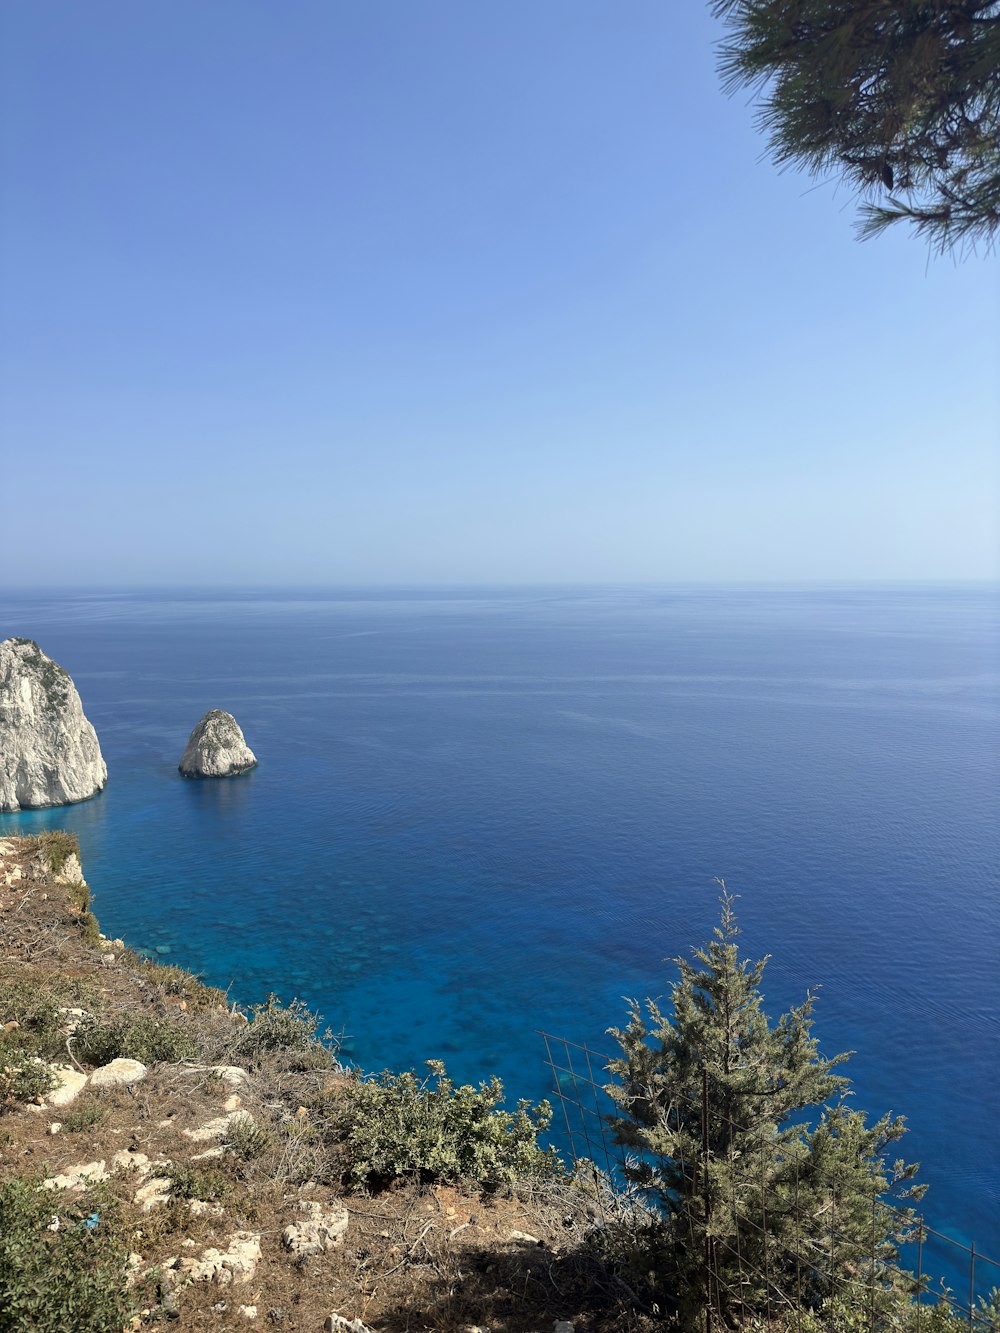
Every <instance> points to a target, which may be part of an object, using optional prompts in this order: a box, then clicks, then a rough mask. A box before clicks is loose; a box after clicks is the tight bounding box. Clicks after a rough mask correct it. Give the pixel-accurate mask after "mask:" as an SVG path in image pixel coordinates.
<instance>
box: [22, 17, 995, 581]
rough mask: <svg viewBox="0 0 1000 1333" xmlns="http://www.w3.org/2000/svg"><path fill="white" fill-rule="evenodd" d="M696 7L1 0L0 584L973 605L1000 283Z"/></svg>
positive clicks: (991, 439)
mask: <svg viewBox="0 0 1000 1333" xmlns="http://www.w3.org/2000/svg"><path fill="white" fill-rule="evenodd" d="M719 35H720V34H719V30H718V28H717V26H716V25H715V23H714V22H713V21H712V20H711V18H710V16H709V15H708V13H707V6H706V5H705V4H703V3H699V0H683V3H676V2H675V3H664V0H625V2H624V3H623V2H622V0H504V2H503V3H499V2H496V3H487V0H482V2H480V0H288V3H285V2H284V0H283V2H282V3H275V2H274V0H211V3H207V4H206V3H205V2H204V0H142V3H136V2H135V0H88V2H87V3H86V4H81V3H80V2H79V0H44V3H34V2H33V0H18V2H11V3H8V4H6V5H4V6H3V7H2V10H0V99H2V101H0V125H2V128H0V134H2V151H3V162H2V180H3V187H4V198H3V213H2V231H0V256H2V265H3V271H2V293H0V300H2V327H0V333H2V382H0V394H2V406H0V427H2V432H3V443H2V450H3V459H2V471H0V484H2V490H3V506H2V513H3V522H2V533H3V535H2V542H0V549H2V557H0V583H2V584H3V585H4V586H8V587H18V586H28V585H32V584H45V583H63V582H67V581H69V582H74V583H80V584H123V583H127V584H141V583H206V584H218V583H252V584H260V583H285V582H307V583H343V582H346V583H367V582H376V583H378V582H393V583H398V582H403V583H432V582H449V583H461V582H472V583H475V582H556V581H591V580H593V581H619V580H641V581H675V580H685V581H686V580H708V581H723V582H726V581H733V580H766V581H771V580H782V581H784V580H791V579H799V578H801V579H823V580H838V579H844V580H854V579H875V580H882V579H889V580H894V579H909V578H913V579H926V578H942V579H948V578H983V577H995V576H996V575H997V573H998V550H1000V518H998V489H1000V464H998V441H1000V315H998V304H1000V302H998V275H1000V266H998V261H997V260H996V259H988V258H987V259H983V258H980V259H970V260H967V261H965V262H963V263H957V262H956V261H954V260H950V259H944V260H941V259H934V260H931V261H930V262H928V253H927V250H926V247H925V246H924V244H923V243H922V242H919V241H917V240H915V239H912V238H911V237H910V236H909V235H907V234H905V233H900V234H899V235H895V236H892V235H890V236H888V237H886V238H885V239H883V240H881V241H877V242H869V243H866V244H864V245H861V244H859V243H858V242H857V241H856V240H855V239H854V233H853V222H854V212H855V209H854V204H853V201H852V200H851V198H850V196H849V194H848V193H847V192H846V191H844V190H843V189H841V190H839V191H838V190H837V189H836V188H835V185H834V184H832V183H831V184H827V185H821V186H820V187H819V188H813V183H812V182H811V181H809V180H808V179H806V178H803V177H800V176H798V175H796V174H795V173H791V172H789V173H785V174H780V173H779V172H777V171H776V170H775V168H774V167H773V166H772V165H771V164H770V162H768V161H766V160H762V159H761V153H762V150H763V142H762V140H761V139H760V137H759V136H758V134H757V132H756V130H755V128H754V125H753V113H752V109H751V108H750V107H749V106H748V105H747V103H746V101H745V99H743V98H741V97H737V98H734V99H729V98H727V97H725V96H724V94H723V93H722V91H721V90H720V87H719V81H718V78H717V75H716V70H715V51H714V46H715V43H716V41H717V40H718V37H719Z"/></svg>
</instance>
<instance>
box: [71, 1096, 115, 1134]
mask: <svg viewBox="0 0 1000 1333" xmlns="http://www.w3.org/2000/svg"><path fill="white" fill-rule="evenodd" d="M109 1115H110V1112H109V1111H108V1108H107V1107H106V1106H104V1105H103V1104H102V1103H101V1102H99V1101H96V1100H95V1101H85V1102H83V1103H82V1104H81V1105H79V1106H74V1107H73V1108H72V1109H71V1110H69V1111H66V1112H65V1114H64V1115H63V1118H62V1127H63V1129H64V1130H65V1131H66V1133H67V1134H85V1133H86V1132H87V1130H88V1129H97V1128H98V1126H100V1125H103V1124H106V1123H107V1120H108V1118H109Z"/></svg>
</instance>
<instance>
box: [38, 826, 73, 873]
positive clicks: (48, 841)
mask: <svg viewBox="0 0 1000 1333" xmlns="http://www.w3.org/2000/svg"><path fill="white" fill-rule="evenodd" d="M25 841H26V842H33V843H34V844H35V846H36V847H37V848H38V850H39V851H40V852H41V854H42V860H43V862H44V863H45V865H46V866H47V867H48V869H49V871H50V872H51V873H52V874H53V875H58V874H60V873H61V872H62V869H63V867H64V866H65V864H66V862H67V861H68V860H69V858H70V857H71V856H79V855H80V844H79V842H78V841H77V837H76V834H75V833H67V832H66V831H65V829H49V830H47V831H46V832H45V833H38V834H36V835H35V836H34V837H30V838H26V839H25Z"/></svg>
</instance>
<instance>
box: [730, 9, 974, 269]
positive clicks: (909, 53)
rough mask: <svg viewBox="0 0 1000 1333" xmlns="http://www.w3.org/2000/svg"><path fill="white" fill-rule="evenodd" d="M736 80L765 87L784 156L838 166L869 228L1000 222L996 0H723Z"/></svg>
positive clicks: (964, 234) (955, 231) (933, 228)
mask: <svg viewBox="0 0 1000 1333" xmlns="http://www.w3.org/2000/svg"><path fill="white" fill-rule="evenodd" d="M712 8H713V10H714V12H715V13H716V14H717V15H719V16H721V17H722V18H723V19H724V20H725V21H726V24H727V27H728V29H729V38H728V40H726V41H725V42H724V43H723V46H722V59H721V70H722V74H723V77H724V79H725V80H726V82H727V84H728V86H729V87H730V88H734V87H740V86H749V87H756V88H761V89H763V90H764V91H763V95H762V98H761V106H760V117H759V118H760V122H761V124H762V127H763V128H764V129H765V130H766V131H767V133H768V135H769V138H770V147H771V150H772V152H773V155H774V157H775V159H776V161H777V162H778V163H791V162H797V163H799V164H801V165H803V166H805V167H806V168H808V169H809V170H810V171H812V172H814V173H819V174H827V173H829V172H830V171H831V170H835V171H839V172H841V173H842V174H843V176H844V177H845V179H846V180H847V181H848V182H849V183H850V184H851V185H853V186H854V187H855V188H856V189H858V190H859V191H860V192H861V193H862V194H864V195H867V196H869V197H872V196H879V195H881V196H883V197H882V198H881V199H880V200H878V202H875V203H871V204H869V205H868V206H866V207H865V208H864V210H863V217H864V221H863V224H862V228H861V234H862V235H863V236H871V235H875V234H877V233H878V232H881V231H882V230H884V229H885V228H886V227H887V226H889V225H890V224H891V223H893V222H898V221H901V220H904V219H908V220H909V221H910V222H911V223H912V224H913V225H914V226H915V227H916V229H917V231H918V232H919V233H924V234H926V235H927V236H928V237H929V238H930V239H931V240H932V242H933V243H934V244H936V245H937V246H938V248H940V249H942V250H944V249H948V248H950V247H952V246H954V245H956V244H958V243H959V242H963V241H970V242H975V241H976V240H977V239H981V240H985V241H986V242H987V243H989V242H990V240H991V238H994V237H995V235H996V233H997V230H998V228H1000V4H998V3H997V0H891V2H890V0H712Z"/></svg>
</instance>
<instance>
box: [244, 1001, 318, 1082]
mask: <svg viewBox="0 0 1000 1333" xmlns="http://www.w3.org/2000/svg"><path fill="white" fill-rule="evenodd" d="M318 1029H319V1017H318V1015H317V1014H314V1013H312V1012H311V1010H310V1009H308V1008H307V1006H306V1004H305V1003H304V1002H303V1001H302V1000H292V1002H291V1004H288V1005H283V1004H282V1003H281V1001H280V1000H279V999H278V997H277V996H276V995H269V996H268V997H267V999H266V1000H265V1002H264V1003H263V1004H255V1005H252V1006H251V1008H250V1013H249V1022H248V1023H247V1026H246V1027H245V1028H244V1029H243V1030H242V1031H241V1032H239V1033H238V1034H237V1036H236V1037H235V1039H234V1040H233V1042H232V1045H231V1046H230V1048H229V1050H230V1054H231V1055H232V1057H233V1058H234V1059H238V1060H244V1061H246V1062H247V1063H248V1064H251V1065H253V1064H259V1063H260V1061H261V1059H262V1058H263V1057H264V1056H265V1055H268V1054H271V1053H273V1052H275V1051H296V1052H302V1053H303V1054H304V1055H305V1054H307V1053H308V1054H309V1055H311V1054H312V1052H313V1051H314V1050H315V1049H320V1050H322V1047H321V1046H320V1043H319V1039H318V1038H317V1035H316V1033H317V1031H318ZM329 1059H330V1063H332V1062H333V1061H332V1056H331V1057H329Z"/></svg>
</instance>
